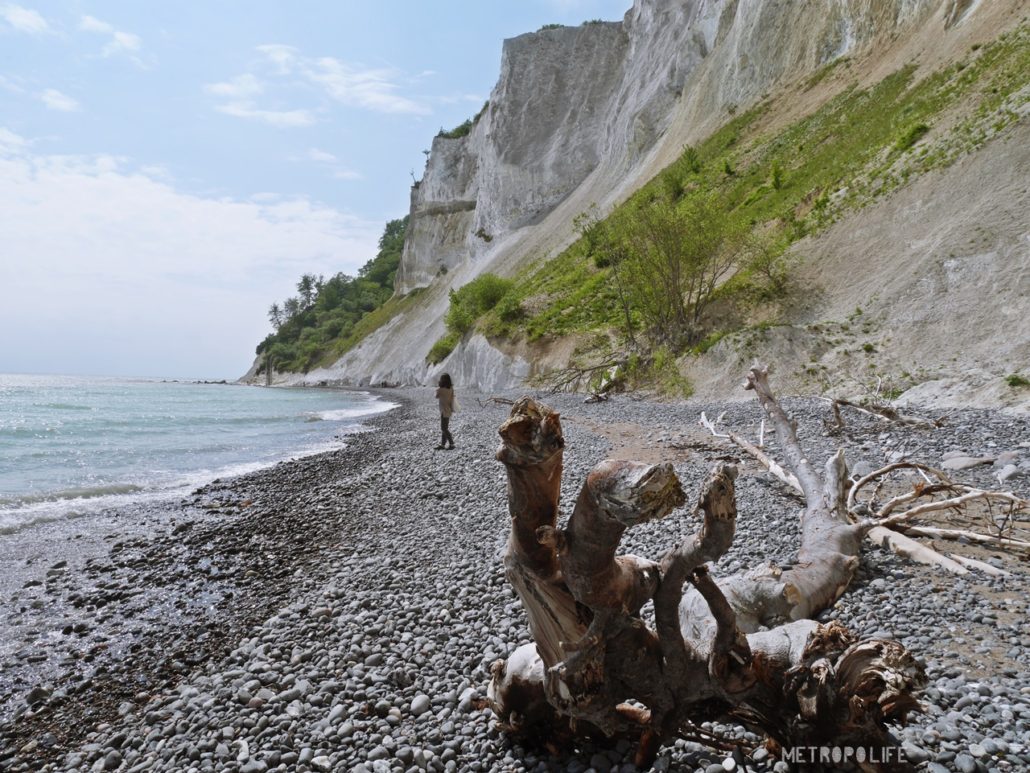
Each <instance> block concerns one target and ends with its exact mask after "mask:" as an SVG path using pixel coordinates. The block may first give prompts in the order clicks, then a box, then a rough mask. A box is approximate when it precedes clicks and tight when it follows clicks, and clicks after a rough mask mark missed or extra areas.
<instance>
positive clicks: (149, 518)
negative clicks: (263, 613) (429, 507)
mask: <svg viewBox="0 0 1030 773" xmlns="http://www.w3.org/2000/svg"><path fill="white" fill-rule="evenodd" d="M345 391H355V390H345ZM359 391H361V392H364V393H369V394H372V392H369V390H359ZM377 396H378V395H377ZM389 402H390V403H391V405H392V406H393V407H392V408H390V409H387V410H384V411H379V412H377V413H373V414H369V415H367V416H364V417H360V418H358V419H355V421H356V422H360V423H361V429H359V430H357V431H354V432H350V433H347V434H338V435H335V436H334V437H333V439H332V440H327V441H326V443H327V444H329V443H332V444H333V445H334V446H335V447H332V448H330V447H327V448H322V449H319V450H313V451H311V452H310V453H303V454H300V455H297V454H296V453H294V454H290V455H288V456H287V457H285V458H283V459H280V460H277V461H273V462H268V463H267V464H263V465H262V466H260V467H258V468H256V469H252V470H249V471H247V472H244V473H241V474H238V475H232V476H226V475H225V474H224V473H221V474H220V473H212V476H211V477H210V478H209V479H208V480H207V481H206V482H204V483H202V484H201V485H199V486H197V485H191V486H188V487H182V489H181V490H176V491H169V492H167V494H166V495H164V496H159V497H157V498H156V499H153V500H143V501H138V502H130V503H127V504H125V505H122V506H119V507H111V508H103V509H99V510H97V511H96V512H90V513H86V514H84V515H83V516H81V517H77V518H70V519H69V518H63V519H55V520H52V521H45V522H40V523H37V524H32V525H30V526H29V527H27V528H26V529H24V530H20V531H19V532H14V533H12V534H8V535H4V538H3V539H2V541H0V559H2V560H4V561H5V563H7V564H8V565H9V567H10V569H11V571H9V572H7V573H5V576H4V578H3V579H4V582H3V583H2V585H0V620H4V622H5V639H4V641H2V642H0V664H2V665H3V668H2V669H0V747H2V745H3V744H2V741H3V740H4V735H5V731H6V729H7V726H6V725H5V724H4V723H6V722H8V721H9V720H10V719H11V718H12V716H13V715H14V714H15V713H16V712H17V713H22V712H24V711H25V709H26V708H27V705H26V704H25V703H24V702H23V701H22V699H21V698H22V696H23V695H24V694H25V693H26V691H27V690H31V689H33V688H32V687H28V685H30V684H31V685H34V686H43V685H44V684H45V683H60V684H61V685H62V687H67V686H70V685H75V684H78V685H79V689H77V690H76V691H75V692H76V693H83V692H88V691H89V690H90V688H89V687H88V686H86V687H83V686H82V682H81V681H78V682H76V681H74V680H73V679H72V677H71V671H75V672H87V674H89V673H93V672H96V671H97V670H98V669H99V670H103V669H105V668H107V667H108V665H109V664H106V663H105V662H104V661H105V658H103V657H98V656H99V655H101V654H102V652H103V651H109V652H111V653H117V654H118V656H121V655H122V654H124V651H123V645H125V646H131V644H133V643H134V642H128V641H127V640H128V639H130V638H131V639H138V638H145V637H146V635H147V634H144V633H142V632H141V630H140V629H139V628H138V627H135V628H133V627H132V626H129V625H105V623H110V622H112V620H111V619H110V618H113V617H114V615H112V614H111V613H110V612H101V610H104V609H106V610H111V609H113V608H114V607H115V605H116V604H117V603H118V602H125V601H127V600H128V599H130V598H134V597H136V596H139V595H145V596H154V595H157V594H155V593H154V592H153V591H154V590H155V589H154V588H151V589H149V590H150V592H149V593H146V592H144V593H142V594H141V593H138V592H137V591H136V589H133V590H132V591H127V592H125V593H124V594H123V593H121V592H119V591H115V592H107V593H104V592H103V591H104V589H103V588H102V587H100V586H102V585H103V584H104V583H108V584H109V583H110V580H108V579H105V575H107V574H110V573H111V572H112V567H115V570H117V569H118V568H124V565H125V564H126V563H127V561H126V558H125V557H126V556H129V555H131V554H132V553H133V552H137V553H140V554H141V555H142V556H144V557H145V562H146V563H148V564H149V563H158V564H159V563H164V564H170V563H171V562H173V561H175V560H176V559H175V557H174V556H173V553H174V551H173V550H172V548H173V546H172V545H171V544H170V543H173V542H174V541H175V538H176V537H177V536H178V535H182V534H185V533H188V532H192V531H193V530H194V528H199V529H200V530H202V531H205V532H214V531H217V530H218V529H219V527H220V526H228V527H232V526H233V525H234V524H233V523H232V522H233V521H234V520H236V519H237V517H238V516H240V515H241V514H243V513H244V508H243V507H241V505H242V504H243V503H246V502H247V501H248V498H247V497H246V496H245V495H240V494H239V493H238V492H239V491H251V490H252V489H256V490H257V491H261V490H264V489H266V488H268V486H270V485H271V486H275V485H276V484H275V479H276V478H277V477H278V475H279V473H278V472H277V469H280V468H283V469H287V468H291V469H292V467H291V466H294V465H299V466H300V468H303V467H304V466H310V465H314V466H319V465H322V464H327V463H330V461H331V460H333V459H334V458H335V457H337V456H338V455H339V454H347V452H348V450H349V449H350V448H351V446H352V445H353V444H354V442H355V438H357V437H358V436H360V435H363V434H366V433H369V432H374V431H376V430H378V429H379V427H378V425H379V424H380V423H382V422H383V421H384V419H385V417H389V416H391V415H393V414H397V413H399V412H401V411H403V410H404V403H403V401H401V400H396V399H395V400H393V401H389ZM356 464H357V465H359V466H360V464H361V462H360V461H358V462H356ZM241 466H242V465H241ZM287 477H289V473H287ZM251 501H253V498H252V497H251ZM259 517H260V516H259ZM72 532H74V534H73V533H72ZM206 560H207V561H208V562H209V563H208V564H205V566H210V565H211V564H210V561H211V558H210V557H208V558H207V559H206ZM135 562H136V564H137V566H138V565H139V563H140V559H139V558H137V559H135ZM148 568H149V567H148ZM219 574H224V573H222V572H218V573H216V574H214V576H212V572H211V571H205V572H204V576H205V577H207V578H208V579H209V580H212V581H214V582H212V586H213V587H215V586H217V585H219V582H218V580H219V579H220V578H219V576H218V575H219ZM166 584H167V583H162V586H164V585H166ZM98 590H99V592H98ZM107 590H110V589H107ZM176 592H177V593H178V595H180V596H185V595H187V593H188V589H187V587H186V586H185V585H184V586H183V587H181V588H178V589H176V590H175V591H173V593H176ZM90 593H92V594H94V596H93V597H92V599H91V598H90V597H89V594H90ZM225 593H227V594H228V597H232V596H233V595H234V592H233V591H232V590H231V589H228V590H225V591H224V592H221V593H220V592H218V591H215V592H213V593H209V594H207V595H208V596H211V597H216V596H219V595H221V597H222V598H225V597H226V596H225ZM208 600H210V599H208ZM91 602H92V603H91ZM163 606H167V605H165V604H163V602H162V600H160V599H157V600H155V599H149V600H147V601H146V603H136V604H133V605H132V607H133V609H132V610H131V612H129V611H128V610H126V612H128V613H124V612H123V613H119V616H120V617H122V618H123V620H120V621H119V620H114V621H113V622H114V623H127V622H135V621H136V618H137V616H138V615H139V614H145V615H146V616H149V617H155V616H156V615H155V614H154V610H157V609H161V608H162V607H163ZM190 606H191V608H192V607H195V606H196V605H190ZM208 606H210V604H209V605H208ZM91 614H96V615H97V616H98V617H99V618H100V625H97V626H94V625H93V624H92V623H91V621H89V620H88V619H79V618H87V617H88V616H89V615H91ZM105 618H108V619H105ZM173 619H174V616H173ZM55 621H59V622H60V623H61V624H59V625H56V626H55V625H54V622H55ZM144 625H145V624H144ZM68 626H71V628H72V631H70V632H69V633H63V632H64V631H65V629H66V628H67V627H68ZM151 633H152V632H151ZM58 634H59V635H58ZM72 634H74V636H72V637H71V639H70V640H69V641H67V642H62V641H60V640H61V639H63V638H67V637H69V636H70V635H72ZM17 636H24V637H25V641H24V642H21V643H22V646H20V647H19V646H18V644H19V642H18V641H16V640H15V637H17ZM33 639H34V640H35V641H32V640H33ZM26 644H28V647H26V646H25V645H26ZM61 644H66V645H68V646H67V647H66V649H67V650H68V651H70V652H74V653H75V654H73V655H72V660H75V661H78V664H73V663H72V662H71V661H70V660H69V658H68V657H67V656H65V657H63V658H60V659H59V660H56V659H55V657H52V656H50V652H49V651H51V650H56V649H60V646H59V645H61ZM55 645H57V646H55ZM27 649H42V650H46V651H48V652H47V657H45V658H44V657H43V653H41V652H28V651H27ZM19 653H20V657H19ZM83 661H85V662H87V663H90V664H92V665H90V666H89V667H86V668H79V669H74V668H72V669H69V667H71V666H73V665H81V663H82V662H83ZM87 678H88V676H87ZM47 689H54V687H53V684H50V687H47ZM57 689H61V688H60V687H58V688H57ZM0 769H2V765H0Z"/></svg>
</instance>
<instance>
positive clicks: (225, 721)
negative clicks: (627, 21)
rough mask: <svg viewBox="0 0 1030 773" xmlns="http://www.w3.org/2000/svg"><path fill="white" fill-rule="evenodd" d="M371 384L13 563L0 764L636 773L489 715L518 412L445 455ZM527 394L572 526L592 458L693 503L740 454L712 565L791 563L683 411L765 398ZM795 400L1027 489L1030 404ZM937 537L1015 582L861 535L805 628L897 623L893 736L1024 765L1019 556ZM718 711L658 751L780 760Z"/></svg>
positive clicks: (650, 537) (769, 509)
mask: <svg viewBox="0 0 1030 773" xmlns="http://www.w3.org/2000/svg"><path fill="white" fill-rule="evenodd" d="M774 386H775V384H774ZM382 394H383V397H384V398H385V399H388V400H389V401H391V402H394V403H398V404H399V406H400V407H398V408H396V409H394V410H393V411H390V412H389V413H385V414H381V415H379V416H376V417H373V418H371V419H369V420H367V421H366V422H365V424H366V431H363V432H360V433H358V434H354V435H349V436H347V437H346V439H345V445H343V446H342V447H341V448H340V449H338V450H333V451H329V452H326V453H321V454H318V455H315V456H308V457H304V458H301V459H297V460H293V461H288V462H282V463H280V464H278V465H276V466H274V467H270V468H267V469H264V470H260V471H258V472H255V473H251V474H249V475H245V476H241V477H237V478H232V479H225V480H217V481H214V482H212V483H210V484H208V485H206V486H204V487H202V488H200V489H197V490H196V491H195V492H193V493H192V494H191V495H190V496H188V497H187V498H185V499H184V500H183V501H182V502H181V503H179V504H177V505H175V506H174V507H173V506H167V507H165V508H164V509H162V510H161V511H160V512H144V511H141V512H139V513H136V514H135V517H134V520H135V521H136V522H138V523H146V524H151V526H150V527H149V528H146V529H139V530H137V531H135V532H133V533H131V534H128V535H122V534H111V535H107V536H106V537H104V538H102V539H99V540H97V542H96V543H95V544H93V545H92V546H90V547H89V549H88V550H86V549H84V550H81V551H79V550H75V549H73V548H68V547H67V546H65V549H64V552H63V553H61V557H60V558H59V560H43V559H37V560H35V561H34V562H32V563H31V564H29V565H22V566H19V571H18V587H12V584H11V583H7V585H6V586H5V587H4V590H3V597H2V599H0V616H2V617H0V619H2V620H3V630H4V636H5V639H6V640H7V642H8V643H9V644H10V643H11V642H14V643H15V645H16V646H9V647H7V648H5V650H4V652H5V654H4V656H3V662H2V666H3V667H2V670H0V770H4V771H7V770H10V771H101V770H106V771H144V770H146V771H222V770H224V771H240V772H241V773H263V772H264V771H271V770H283V771H285V770H302V771H306V770H313V771H372V772H375V773H382V772H385V771H424V770H429V771H465V770H469V771H570V773H581V772H583V771H587V770H593V771H598V773H607V772H608V771H620V772H622V773H629V771H633V770H636V768H635V767H634V766H633V764H632V759H633V752H634V749H632V748H630V746H629V744H627V743H625V742H623V743H620V744H616V745H612V746H611V747H603V746H596V747H595V746H584V747H582V748H578V749H571V750H567V751H563V752H561V753H560V754H559V755H558V756H555V755H554V754H552V753H551V752H549V751H547V750H544V749H541V748H534V747H532V746H530V745H522V744H520V743H519V742H516V741H513V740H512V739H510V738H508V737H507V736H506V735H505V734H504V733H503V732H502V731H501V729H500V728H499V727H498V725H497V722H496V719H495V718H494V716H493V715H492V713H491V712H490V710H489V709H488V708H487V707H486V705H485V700H484V699H485V695H486V685H487V681H488V678H489V668H490V665H491V663H492V662H493V661H494V660H496V659H497V658H503V657H506V656H507V655H508V654H509V653H511V652H512V651H513V650H514V649H516V648H517V647H518V646H520V645H521V644H524V643H526V642H527V641H528V640H529V639H528V632H527V630H526V624H525V617H524V614H523V612H522V610H521V607H520V604H519V602H518V601H517V599H516V597H515V595H514V593H513V592H512V590H511V588H510V587H509V586H508V584H507V582H506V580H505V578H504V573H503V569H502V566H501V556H502V554H503V551H504V547H505V543H506V540H507V530H508V522H509V518H508V512H507V501H506V492H505V485H506V482H505V481H506V479H505V474H504V470H503V468H502V466H501V465H500V464H499V463H498V462H496V461H495V460H494V452H495V450H496V447H497V442H498V441H497V433H496V430H497V427H498V426H499V425H500V424H501V423H502V422H503V421H504V419H505V417H506V416H507V413H508V406H507V405H505V404H502V403H501V402H499V401H495V400H491V399H489V398H490V396H486V395H473V394H469V393H467V392H462V391H461V390H460V388H459V397H460V402H461V405H462V410H461V411H460V413H458V414H457V415H456V416H455V418H454V419H453V420H452V424H451V428H452V432H453V434H454V436H455V440H456V442H457V445H458V447H457V449H456V450H454V451H435V450H434V446H435V445H436V443H437V442H438V440H439V437H438V434H439V420H438V416H437V407H436V402H435V400H434V399H433V398H432V394H433V392H432V390H431V389H398V390H383V393H382ZM504 396H505V397H506V398H509V399H512V398H515V397H517V396H519V395H518V394H516V393H511V394H507V395H504ZM538 399H540V400H541V401H542V402H545V403H547V404H549V405H551V406H552V407H554V408H556V409H557V410H558V411H560V412H561V414H562V422H563V428H564V432H565V437H566V451H565V469H564V475H563V490H562V502H563V508H562V513H563V517H567V515H568V514H569V513H570V512H571V508H572V503H573V502H574V500H575V497H576V494H577V493H578V490H579V487H580V484H581V482H582V480H583V479H584V478H585V476H586V474H587V473H588V472H589V470H590V469H591V468H592V467H593V466H594V465H595V464H596V463H597V462H599V461H601V460H602V459H604V458H606V457H609V456H614V457H617V458H639V459H641V460H643V461H651V462H655V461H671V462H673V463H674V464H675V467H676V470H677V472H678V474H679V475H680V478H681V480H682V481H683V484H684V489H685V490H686V491H687V492H688V501H693V498H694V494H695V492H696V491H697V490H698V488H699V486H700V484H701V482H702V481H703V479H704V477H705V475H706V474H707V473H708V471H709V469H710V468H711V467H712V465H714V464H716V463H718V462H720V461H725V460H727V459H729V460H732V461H735V462H736V463H737V464H738V466H739V468H740V477H739V478H738V482H737V483H738V488H737V498H738V510H739V522H738V528H737V537H736V541H735V543H734V545H733V547H732V548H731V549H730V551H729V552H728V553H727V554H726V555H725V556H724V557H723V558H722V559H721V560H720V561H719V563H718V564H717V565H716V566H715V567H713V573H714V575H715V577H716V579H718V576H719V575H728V574H733V573H735V572H738V571H741V570H744V569H746V568H749V567H751V566H754V565H756V564H758V563H761V562H765V561H773V562H777V563H780V564H786V563H789V562H790V561H791V559H792V558H793V555H794V553H795V551H796V547H797V512H798V508H799V501H798V499H797V498H796V497H795V496H793V495H792V494H791V493H790V492H789V491H788V490H786V489H785V488H784V486H783V485H782V484H780V483H779V482H778V481H776V480H775V479H774V478H772V477H771V476H770V475H769V474H768V473H767V472H765V471H764V470H763V469H762V468H761V467H759V466H758V465H756V464H755V463H754V462H753V461H752V460H750V459H747V458H742V457H741V456H740V453H739V451H738V450H737V449H735V448H734V447H733V446H731V445H730V444H728V443H727V442H725V441H723V440H720V439H718V438H713V437H711V436H710V435H709V433H708V432H707V431H705V430H703V429H702V428H700V427H698V426H697V423H698V418H699V416H700V413H701V411H705V412H706V414H707V415H708V416H709V417H715V416H720V415H723V414H724V418H723V422H724V424H725V425H726V426H729V427H731V428H733V429H734V430H736V431H738V432H740V433H742V434H750V436H752V437H754V436H755V435H756V434H757V432H758V428H759V422H760V421H761V415H760V414H761V411H760V409H759V408H758V406H757V403H753V402H747V401H745V402H733V403H726V404H723V405H699V404H696V403H680V404H670V403H656V402H649V401H647V400H640V399H635V398H634V397H632V396H622V395H620V396H616V397H614V398H612V399H611V400H609V401H607V402H602V403H597V404H584V402H583V398H582V396H576V395H539V398H538ZM784 405H785V407H786V408H787V410H788V411H789V412H790V413H792V414H793V415H794V416H795V417H796V419H797V420H798V423H799V435H800V439H801V442H802V444H803V445H804V446H805V447H806V449H807V450H808V452H809V453H810V454H812V456H813V457H814V458H817V459H820V460H821V459H825V458H827V457H828V456H829V455H830V454H831V453H832V452H833V451H834V450H836V448H837V447H838V446H843V447H844V448H845V449H846V450H847V454H848V460H849V462H850V463H851V464H852V466H853V467H854V466H856V465H859V464H861V465H868V466H869V467H870V469H873V468H875V467H878V466H880V465H881V464H883V463H885V462H887V461H895V460H898V459H911V460H914V461H923V462H927V463H929V464H933V465H937V464H940V463H941V461H942V460H943V459H946V458H958V455H960V454H964V455H968V456H969V457H970V458H976V459H984V460H985V461H984V462H983V463H981V464H977V465H975V466H970V467H968V468H967V469H962V470H959V471H956V472H955V478H956V480H959V481H960V482H964V483H970V484H975V485H980V486H985V487H993V488H1004V489H1006V490H1012V491H1014V492H1015V493H1017V494H1020V495H1022V496H1024V497H1025V496H1027V494H1028V492H1030V430H1028V424H1027V420H1026V418H1025V417H1021V416H1015V415H1010V414H1005V413H999V412H989V411H979V410H978V411H972V410H970V411H954V412H951V413H949V414H948V415H947V416H946V417H944V420H943V423H942V427H941V428H940V429H937V430H924V429H916V428H910V427H904V426H901V425H897V424H886V423H884V422H880V421H878V420H876V419H874V418H872V417H868V416H862V415H858V414H855V415H853V416H852V415H848V417H847V418H848V424H847V429H846V431H845V432H844V433H843V434H840V435H831V434H830V433H828V432H827V425H826V423H825V421H826V420H827V419H828V418H829V416H828V414H829V411H828V408H827V405H826V404H825V403H824V402H820V401H818V400H814V399H788V400H786V401H785V402H784ZM924 415H926V416H930V417H933V418H938V417H939V414H932V413H930V412H924ZM766 444H767V446H769V448H770V450H771V452H772V453H774V454H775V450H776V449H775V443H774V442H773V441H772V440H771V439H770V438H769V437H768V436H767V437H766ZM991 460H993V461H991ZM1003 471H1004V473H1005V476H1006V477H1005V478H1004V481H1000V480H999V475H1000V474H1001V473H1002V472H1003ZM697 525H698V520H697V519H696V517H695V516H694V515H693V514H692V513H691V512H690V509H689V507H688V508H687V509H683V510H679V511H677V512H675V513H673V514H672V515H671V516H669V517H668V518H666V519H664V520H663V521H660V522H657V523H651V524H646V525H644V526H641V527H636V528H634V529H631V530H630V531H629V532H627V535H626V539H625V540H624V543H623V550H624V551H625V552H631V553H635V554H638V555H642V556H647V557H650V558H654V559H657V558H659V557H660V556H661V555H662V554H663V553H664V552H665V551H666V550H668V549H669V548H671V547H672V546H674V545H675V544H676V543H677V542H678V541H679V540H680V539H682V538H683V537H685V536H687V535H688V534H690V533H692V532H693V531H694V530H695V529H696V528H697ZM939 547H940V548H941V549H942V550H945V549H946V550H954V551H955V552H959V553H963V554H964V555H967V556H969V557H972V558H976V559H978V560H981V561H984V562H986V563H988V564H990V565H992V566H996V567H998V568H1001V569H1004V570H1006V571H1007V572H1009V573H1010V574H1009V575H1008V576H991V575H988V574H984V573H980V572H976V571H971V572H970V573H969V574H967V575H963V576H961V577H959V576H955V575H950V574H947V573H944V572H942V571H941V570H939V569H935V568H932V567H927V566H923V565H919V564H914V563H912V562H910V561H908V560H905V559H902V558H900V557H898V556H895V555H894V554H892V553H890V552H887V551H885V550H882V549H880V548H877V547H875V546H872V545H869V544H867V546H866V549H865V550H864V552H863V556H862V562H861V566H860V569H859V572H858V574H857V576H856V578H855V580H854V582H853V583H852V585H851V587H850V588H849V590H848V591H847V592H846V594H845V595H844V596H843V597H842V598H841V599H840V600H839V601H838V602H837V604H836V605H835V606H834V607H833V608H832V609H830V610H827V611H826V612H824V613H823V614H822V616H821V617H820V618H819V619H820V620H822V621H828V620H833V619H835V620H839V621H840V622H842V623H843V624H845V625H847V626H849V627H850V628H852V629H853V630H855V631H857V632H859V633H861V634H863V635H866V636H874V635H875V636H877V637H885V636H887V637H892V638H897V639H899V640H900V641H901V642H902V643H903V644H905V645H906V646H907V647H908V648H909V649H910V650H912V651H914V652H915V653H917V655H919V656H920V657H922V658H923V659H924V660H925V661H926V667H927V673H928V675H929V680H930V681H929V685H928V687H927V689H926V690H925V692H924V694H923V695H922V696H921V698H922V703H923V706H924V709H925V711H924V712H923V713H922V714H919V715H913V716H912V718H911V719H912V721H911V723H910V724H909V725H908V726H907V727H904V728H901V727H899V728H896V729H894V731H893V732H894V735H895V736H896V738H897V743H898V745H899V746H900V747H901V749H902V750H903V752H904V754H905V755H906V756H907V758H908V760H909V761H910V762H911V763H912V764H915V765H918V766H919V768H920V769H924V770H930V771H935V772H936V771H954V770H958V771H963V772H964V773H973V772H975V771H994V770H999V771H1001V770H1025V769H1028V768H1030V625H1028V623H1027V606H1028V602H1030V578H1028V570H1030V566H1028V564H1027V562H1026V559H1025V558H1021V557H1019V556H1018V555H1015V554H1007V553H1001V552H996V551H991V550H987V549H984V548H982V547H979V546H973V545H962V544H959V543H950V544H947V543H940V544H939ZM706 729H707V730H710V731H711V732H714V733H717V734H719V735H722V736H725V737H726V738H728V739H730V740H731V741H732V742H734V743H735V744H736V747H737V748H736V750H735V751H732V752H729V751H714V750H712V749H709V748H707V747H704V746H701V745H699V744H697V743H694V742H690V741H678V742H676V743H675V744H673V745H670V746H668V747H666V748H664V749H663V750H662V753H661V754H660V756H659V758H658V760H657V762H656V764H655V769H656V770H675V771H680V770H683V771H695V770H699V771H707V773H715V771H716V770H723V771H725V770H734V769H740V770H743V769H750V770H755V771H766V770H776V771H786V770H790V769H791V767H790V765H789V763H787V762H785V761H783V760H780V759H779V758H774V757H773V756H772V755H770V754H769V753H768V752H767V751H766V750H765V748H764V747H763V746H762V745H761V743H760V739H759V738H757V737H756V736H753V735H751V734H748V733H745V732H743V731H742V730H739V729H737V728H731V727H722V726H719V725H717V724H714V725H711V726H710V727H707V728H706Z"/></svg>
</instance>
